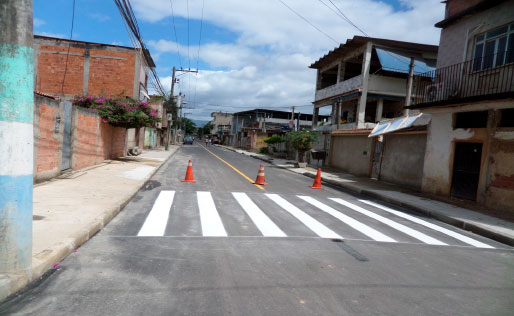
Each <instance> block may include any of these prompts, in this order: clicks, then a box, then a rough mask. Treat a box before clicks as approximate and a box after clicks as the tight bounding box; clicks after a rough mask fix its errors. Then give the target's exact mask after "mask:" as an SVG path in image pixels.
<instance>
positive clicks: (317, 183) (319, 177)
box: [311, 168, 323, 189]
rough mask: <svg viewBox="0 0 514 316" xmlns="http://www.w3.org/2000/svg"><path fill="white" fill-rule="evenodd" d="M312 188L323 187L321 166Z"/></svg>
mask: <svg viewBox="0 0 514 316" xmlns="http://www.w3.org/2000/svg"><path fill="white" fill-rule="evenodd" d="M311 188H313V189H323V188H322V187H321V168H318V173H317V174H316V178H314V183H313V184H312V186H311Z"/></svg>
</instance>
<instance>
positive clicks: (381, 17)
mask: <svg viewBox="0 0 514 316" xmlns="http://www.w3.org/2000/svg"><path fill="white" fill-rule="evenodd" d="M283 1H284V2H285V3H286V4H288V5H289V6H290V7H291V8H293V9H294V10H295V11H297V12H298V13H300V14H301V15H302V16H304V17H305V18H306V19H308V20H309V21H310V22H311V23H312V24H314V25H315V26H316V27H318V28H319V29H321V30H322V31H323V32H325V33H326V34H328V35H329V36H330V37H332V38H334V39H335V40H336V41H337V42H344V41H346V39H347V38H351V37H353V36H354V35H360V34H359V32H358V31H357V30H356V29H354V28H353V27H351V26H350V25H349V24H348V23H346V22H344V21H343V20H342V19H340V18H339V17H338V16H337V15H336V14H335V13H334V11H333V10H332V11H330V10H329V9H328V8H327V7H326V6H324V5H323V3H322V2H324V3H325V4H327V5H330V2H329V1H328V0H294V1H293V0H283ZM170 2H171V3H172V4H173V8H174V10H173V11H174V12H173V13H174V14H173V17H174V21H175V23H174V24H175V28H176V33H175V32H174V28H173V21H172V15H171V6H170ZM333 2H334V3H335V4H336V5H337V6H338V7H339V8H340V9H341V10H342V11H343V12H344V13H345V15H346V16H348V17H349V18H350V19H351V20H352V21H353V22H354V23H355V24H357V25H358V26H359V27H360V28H362V29H364V30H365V32H366V33H368V34H370V35H371V36H374V37H383V38H390V39H398V40H406V41H415V42H422V43H430V44H437V43H438V38H439V30H438V29H436V28H434V27H433V24H434V23H435V22H437V21H439V20H441V19H442V17H443V13H444V5H443V4H441V3H440V1H439V0H384V1H375V0H359V1H353V0H352V1H350V0H333ZM72 3H73V1H72V0H35V1H34V17H35V20H34V32H35V34H41V35H46V36H54V37H62V38H69V36H70V28H71V16H72ZM131 3H132V6H133V8H134V11H135V14H136V17H137V19H138V22H139V26H140V29H141V32H142V34H143V38H144V40H145V42H146V43H147V46H148V47H149V48H150V51H151V53H152V56H153V58H154V60H155V63H156V66H157V67H156V70H157V73H158V75H159V77H160V78H161V81H162V83H163V85H164V86H165V87H169V85H170V83H171V68H172V66H176V67H177V68H180V67H181V65H182V67H183V68H189V67H191V68H196V67H197V63H198V69H199V71H200V72H199V74H198V75H195V74H184V75H181V76H180V79H181V80H180V83H179V85H178V86H177V91H178V92H182V93H184V94H186V99H187V100H188V103H189V107H191V109H189V112H191V113H192V114H191V116H192V117H194V118H197V119H208V118H209V116H210V113H211V112H213V111H216V110H223V111H229V112H231V111H240V110H244V109H248V108H255V107H260V108H275V109H279V110H287V109H288V108H289V107H291V106H293V105H295V106H301V107H300V109H301V111H303V112H310V111H312V107H309V106H307V105H309V104H310V103H311V102H312V100H313V99H314V84H315V71H314V70H312V69H309V68H308V66H309V65H310V64H311V63H312V62H313V61H315V60H317V59H318V58H320V57H321V56H323V55H324V54H326V53H327V52H328V51H329V50H330V49H333V48H334V47H335V46H337V43H335V42H334V41H332V40H331V39H330V38H328V37H327V36H325V35H323V34H322V33H320V32H318V31H317V30H316V29H314V28H313V27H312V26H311V25H309V24H307V23H306V22H305V21H303V20H302V19H300V18H298V16H296V15H295V14H294V13H293V12H291V11H290V10H289V9H288V8H286V7H285V6H284V5H282V4H281V3H280V2H279V1H278V0H261V1H259V2H249V1H240V0H216V1H213V0H189V1H188V0H172V1H170V0H131ZM202 6H203V19H202ZM200 25H201V26H202V32H201V43H200V46H198V44H199V39H200ZM73 39H76V40H83V41H91V42H100V43H108V44H115V45H124V46H132V44H131V42H130V39H129V36H128V34H127V31H126V29H125V27H124V25H123V22H122V19H121V17H120V14H119V12H118V9H117V7H116V5H115V4H114V1H105V0H76V8H75V21H74V29H73ZM176 39H177V41H176ZM177 44H178V45H177ZM177 47H178V49H177ZM198 52H199V53H200V54H199V57H200V58H198ZM168 89H169V88H168Z"/></svg>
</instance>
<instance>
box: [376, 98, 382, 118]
mask: <svg viewBox="0 0 514 316" xmlns="http://www.w3.org/2000/svg"><path fill="white" fill-rule="evenodd" d="M383 112H384V99H382V98H380V99H378V101H377V112H376V114H375V122H379V121H380V120H382V113H383Z"/></svg>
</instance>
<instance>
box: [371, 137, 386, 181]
mask: <svg viewBox="0 0 514 316" xmlns="http://www.w3.org/2000/svg"><path fill="white" fill-rule="evenodd" d="M383 150H384V142H381V141H380V140H379V139H377V140H376V141H375V150H374V151H373V163H372V166H371V178H373V179H377V180H378V179H380V166H381V165H382V152H383Z"/></svg>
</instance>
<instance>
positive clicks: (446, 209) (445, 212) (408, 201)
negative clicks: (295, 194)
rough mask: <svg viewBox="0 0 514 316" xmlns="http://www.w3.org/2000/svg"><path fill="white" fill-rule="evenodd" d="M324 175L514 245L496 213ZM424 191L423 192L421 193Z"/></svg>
mask: <svg viewBox="0 0 514 316" xmlns="http://www.w3.org/2000/svg"><path fill="white" fill-rule="evenodd" d="M217 146H220V147H223V148H226V149H228V150H231V151H234V152H237V153H240V154H244V155H247V156H250V157H253V158H256V159H260V160H263V161H266V162H269V163H271V164H273V165H275V166H277V167H280V168H284V169H288V170H290V171H292V172H296V173H299V174H302V175H305V176H308V177H311V178H314V177H315V176H316V171H317V170H316V169H314V168H309V167H307V168H295V167H294V165H293V164H291V161H290V160H285V159H278V158H272V157H270V156H267V155H262V154H258V153H253V152H248V151H245V150H241V149H235V148H232V147H228V146H223V145H217ZM321 179H322V180H323V181H325V182H326V183H330V184H332V185H335V186H339V187H342V188H344V189H346V190H349V191H352V192H356V193H360V194H363V195H366V196H369V197H371V198H374V199H377V200H381V201H385V202H388V203H390V204H395V205H398V206H401V207H405V208H408V209H412V210H414V211H416V212H418V213H420V214H422V215H425V216H428V217H433V218H435V219H437V220H439V221H442V222H445V223H447V224H450V225H453V226H456V227H459V228H462V229H465V230H468V231H472V232H474V233H476V234H478V235H482V236H485V237H488V238H491V239H494V240H497V241H499V242H502V243H505V244H508V245H510V246H514V223H512V222H509V221H505V220H502V219H499V218H496V217H493V216H489V215H486V214H482V213H479V212H476V211H472V210H468V209H465V208H462V207H458V206H455V205H451V204H448V203H444V202H440V201H436V200H433V199H430V198H427V197H424V196H422V194H419V192H414V191H409V190H405V189H404V188H400V187H398V186H395V185H392V184H387V183H383V182H380V181H376V180H372V179H369V178H365V177H357V176H353V175H350V174H346V173H330V172H326V171H323V173H322V176H321ZM420 195H421V196H420Z"/></svg>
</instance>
